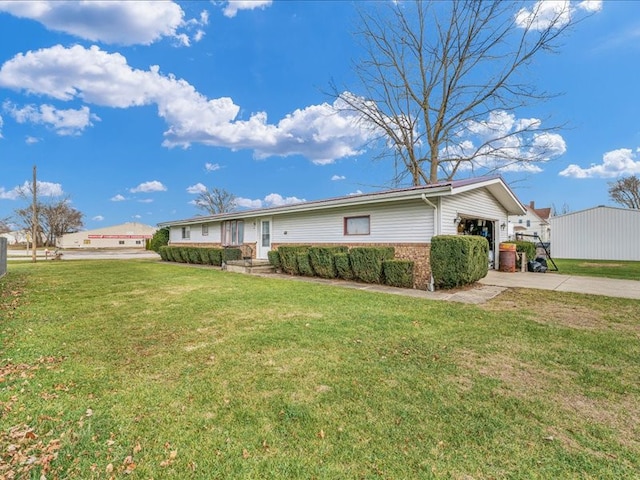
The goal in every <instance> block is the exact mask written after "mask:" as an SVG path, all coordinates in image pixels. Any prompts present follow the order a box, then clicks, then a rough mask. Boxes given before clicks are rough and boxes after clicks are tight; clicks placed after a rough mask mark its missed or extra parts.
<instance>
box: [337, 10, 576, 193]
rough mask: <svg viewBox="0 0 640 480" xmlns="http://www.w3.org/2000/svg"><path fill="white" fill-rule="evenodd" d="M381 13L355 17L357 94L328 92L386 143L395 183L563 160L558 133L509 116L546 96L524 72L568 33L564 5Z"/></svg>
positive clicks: (538, 123) (568, 18)
mask: <svg viewBox="0 0 640 480" xmlns="http://www.w3.org/2000/svg"><path fill="white" fill-rule="evenodd" d="M581 6H582V8H585V9H586V8H587V7H588V5H587V3H586V2H585V3H584V4H581ZM383 8H386V10H382V11H377V12H375V13H370V12H367V11H365V10H362V11H361V12H360V24H361V28H360V30H359V31H358V32H357V33H358V35H359V38H360V39H361V40H362V43H363V46H364V50H365V54H364V58H363V59H361V60H358V61H357V63H356V66H355V69H356V73H357V75H358V78H359V83H360V85H361V89H360V92H359V93H358V91H357V90H354V89H349V91H344V89H338V88H337V87H336V85H332V95H334V96H335V97H337V98H338V99H341V100H342V104H343V105H344V106H345V107H344V108H345V109H348V110H350V111H355V112H356V113H358V114H359V115H360V117H361V118H362V119H363V121H364V122H365V123H366V124H367V125H369V126H370V127H371V128H372V129H373V130H374V131H375V132H376V133H377V134H379V135H378V137H377V138H378V139H382V140H383V141H384V142H385V147H386V151H387V152H389V153H390V154H391V155H393V157H394V158H395V162H396V165H397V166H399V171H398V172H397V174H396V178H395V181H396V183H399V182H400V181H402V180H403V179H404V178H406V177H409V178H410V181H411V183H412V184H413V185H421V184H429V183H435V182H437V181H438V180H439V179H452V178H453V177H454V176H455V175H456V174H457V173H458V172H459V171H461V170H465V171H467V172H472V174H473V173H474V172H476V171H480V172H481V173H482V174H488V173H493V172H497V171H499V170H501V169H505V168H510V169H514V168H515V167H519V168H520V169H522V170H527V169H529V170H531V169H535V168H536V167H533V164H535V163H536V162H541V161H545V160H548V159H549V158H552V157H553V156H557V155H558V154H560V153H563V152H564V149H565V148H566V147H565V144H564V140H563V139H562V137H560V136H559V135H557V134H554V133H552V132H554V131H556V130H558V129H559V127H557V126H544V127H543V125H542V122H541V121H540V120H539V119H520V120H517V119H516V117H515V113H516V112H519V111H520V110H521V109H522V108H523V107H526V106H529V105H531V104H532V103H535V102H538V101H542V100H546V99H548V98H549V97H550V96H551V94H549V93H547V92H544V91H538V89H536V85H535V79H534V77H532V76H530V75H527V73H528V72H527V67H528V66H530V65H531V64H532V63H533V61H534V59H535V58H536V57H537V56H538V55H539V54H541V53H543V52H545V51H553V50H554V49H555V48H556V46H557V45H556V43H557V41H558V40H559V38H560V36H561V35H562V34H563V32H565V31H566V30H567V28H568V27H569V26H570V25H571V24H572V20H571V17H572V15H571V14H572V13H575V12H573V11H572V10H570V9H571V8H572V7H571V6H570V2H544V1H540V2H536V3H535V4H532V3H531V2H518V1H509V2H505V1H501V0H486V1H472V0H450V1H447V2H442V1H428V0H424V1H420V0H417V1H415V2H386V5H385V6H384V7H383Z"/></svg>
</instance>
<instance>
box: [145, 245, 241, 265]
mask: <svg viewBox="0 0 640 480" xmlns="http://www.w3.org/2000/svg"><path fill="white" fill-rule="evenodd" d="M158 253H159V254H160V258H161V259H162V260H164V261H166V262H179V263H195V264H199V265H215V266H218V267H219V266H221V265H222V262H226V261H229V260H240V259H241V258H242V251H241V250H240V249H239V248H209V247H172V246H169V245H164V246H161V247H160V248H159V249H158Z"/></svg>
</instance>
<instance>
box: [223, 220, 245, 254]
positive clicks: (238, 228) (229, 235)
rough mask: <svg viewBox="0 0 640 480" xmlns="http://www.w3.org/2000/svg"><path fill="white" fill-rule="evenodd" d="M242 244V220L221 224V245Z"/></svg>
mask: <svg viewBox="0 0 640 480" xmlns="http://www.w3.org/2000/svg"><path fill="white" fill-rule="evenodd" d="M243 242H244V220H229V221H227V222H222V245H223V246H225V247H228V246H237V245H242V244H243Z"/></svg>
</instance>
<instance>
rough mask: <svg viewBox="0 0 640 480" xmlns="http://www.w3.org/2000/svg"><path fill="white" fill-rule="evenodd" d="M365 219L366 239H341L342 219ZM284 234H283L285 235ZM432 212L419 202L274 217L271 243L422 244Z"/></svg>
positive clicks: (428, 234) (428, 238) (428, 232)
mask: <svg viewBox="0 0 640 480" xmlns="http://www.w3.org/2000/svg"><path fill="white" fill-rule="evenodd" d="M362 216H369V218H370V223H369V225H370V232H369V235H345V234H344V219H345V217H362ZM285 232H286V233H285ZM432 236H433V209H432V208H431V207H429V206H428V205H426V204H425V203H424V202H423V201H422V200H413V201H402V202H394V203H387V204H375V205H362V206H358V207H342V208H335V209H331V210H330V211H329V210H327V211H316V212H300V213H291V214H283V215H278V216H274V218H273V228H272V237H271V241H272V243H278V244H281V243H353V242H356V243H424V242H430V241H431V237H432Z"/></svg>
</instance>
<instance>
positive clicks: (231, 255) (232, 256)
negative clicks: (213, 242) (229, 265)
mask: <svg viewBox="0 0 640 480" xmlns="http://www.w3.org/2000/svg"><path fill="white" fill-rule="evenodd" d="M229 260H242V250H240V249H239V248H223V249H222V261H224V262H228V261H229Z"/></svg>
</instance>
